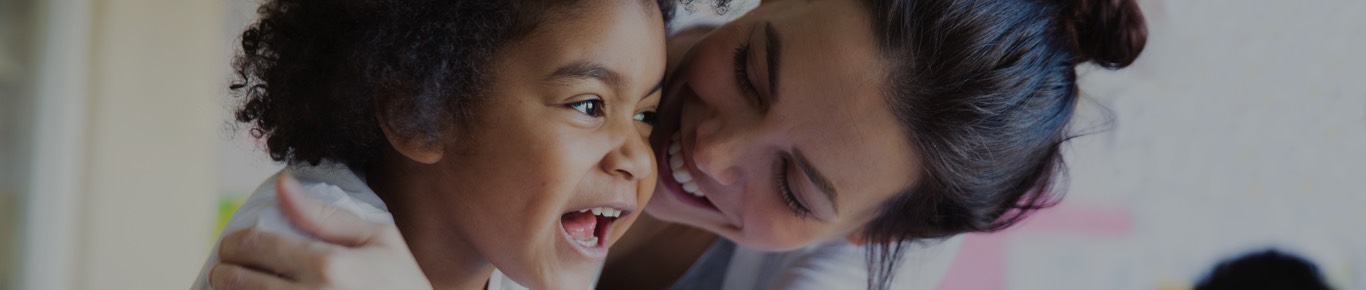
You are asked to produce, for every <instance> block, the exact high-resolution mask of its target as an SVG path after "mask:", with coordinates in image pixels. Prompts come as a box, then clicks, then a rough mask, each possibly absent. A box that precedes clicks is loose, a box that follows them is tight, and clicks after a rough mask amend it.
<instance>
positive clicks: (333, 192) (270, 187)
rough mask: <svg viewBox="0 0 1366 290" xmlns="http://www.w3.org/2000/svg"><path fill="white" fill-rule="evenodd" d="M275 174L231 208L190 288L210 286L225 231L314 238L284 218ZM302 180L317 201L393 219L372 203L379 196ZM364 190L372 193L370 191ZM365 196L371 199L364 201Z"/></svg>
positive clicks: (371, 216) (369, 216)
mask: <svg viewBox="0 0 1366 290" xmlns="http://www.w3.org/2000/svg"><path fill="white" fill-rule="evenodd" d="M277 176H278V175H277ZM275 178H276V177H271V178H270V179H267V180H266V181H265V182H264V183H262V186H261V187H260V188H258V189H257V191H256V193H253V194H252V195H251V197H248V198H247V201H246V202H244V203H243V204H242V206H241V207H239V208H238V209H237V211H235V212H233V214H232V217H231V218H228V222H227V224H225V225H224V226H223V231H222V232H220V233H219V234H218V241H217V242H215V243H214V246H213V251H212V252H209V258H208V259H207V260H206V261H204V266H203V267H201V268H200V270H199V277H198V278H196V279H195V282H194V285H193V286H191V287H190V289H191V290H208V289H211V288H210V287H209V283H208V282H209V281H208V279H209V271H210V270H213V265H215V264H218V261H219V260H218V246H219V244H220V243H222V241H223V235H224V234H227V233H232V232H235V231H238V230H242V229H247V228H256V229H258V230H262V231H266V232H271V233H277V234H281V235H284V236H287V237H293V238H299V239H306V240H317V238H315V237H313V236H311V235H307V234H304V233H303V232H300V231H299V230H297V229H295V228H294V225H293V224H292V223H290V221H289V218H286V217H285V215H284V213H283V212H281V211H280V207H279V203H278V201H277V200H276V198H275V187H274V184H275ZM301 183H302V188H303V192H304V194H305V195H308V196H309V197H311V198H313V199H316V200H318V201H320V202H324V203H327V204H329V205H331V206H334V207H337V208H338V209H341V210H344V211H347V212H350V213H352V214H355V215H357V216H359V217H360V218H362V219H365V220H368V221H372V222H386V223H392V222H393V216H391V215H390V214H389V212H388V211H387V210H385V209H383V208H384V205H383V204H372V203H373V202H379V201H378V200H379V199H378V197H373V196H368V197H367V198H362V199H357V198H353V197H352V196H351V195H350V194H348V193H347V192H346V191H344V190H342V189H341V188H339V187H337V186H335V185H331V184H326V183H318V182H311V181H309V180H307V179H301ZM365 194H367V195H373V193H365ZM367 200H374V201H370V202H367Z"/></svg>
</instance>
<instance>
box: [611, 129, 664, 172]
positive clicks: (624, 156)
mask: <svg viewBox="0 0 1366 290" xmlns="http://www.w3.org/2000/svg"><path fill="white" fill-rule="evenodd" d="M625 139H626V140H625V141H623V142H621V143H620V145H618V146H616V148H615V149H613V150H612V151H611V152H608V153H607V156H605V157H603V160H602V166H603V168H602V169H603V171H606V172H608V173H610V174H612V175H614V176H621V177H623V178H626V180H627V181H636V180H639V179H641V178H647V177H650V176H653V175H654V170H655V167H654V162H653V161H654V153H653V151H651V150H650V144H648V143H646V140H645V139H644V138H639V137H635V138H632V137H627V138H625Z"/></svg>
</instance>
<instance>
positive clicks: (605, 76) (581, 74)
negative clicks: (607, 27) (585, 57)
mask: <svg viewBox="0 0 1366 290" xmlns="http://www.w3.org/2000/svg"><path fill="white" fill-rule="evenodd" d="M588 79H596V80H599V81H602V82H603V83H606V84H607V85H608V86H611V87H613V88H616V87H618V86H620V85H621V74H619V73H617V72H616V71H612V70H611V69H608V68H607V67H606V66H603V65H602V64H599V63H595V62H590V61H582V60H581V61H576V62H573V63H570V64H567V65H565V66H561V67H560V68H558V69H555V72H554V73H551V74H550V76H549V77H547V78H546V81H547V82H550V83H555V84H561V85H569V84H573V83H576V82H581V81H584V80H588Z"/></svg>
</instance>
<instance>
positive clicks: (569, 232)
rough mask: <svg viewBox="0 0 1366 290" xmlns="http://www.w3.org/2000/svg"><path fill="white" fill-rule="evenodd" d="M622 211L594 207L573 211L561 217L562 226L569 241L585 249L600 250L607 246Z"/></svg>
mask: <svg viewBox="0 0 1366 290" xmlns="http://www.w3.org/2000/svg"><path fill="white" fill-rule="evenodd" d="M622 212H623V211H622V210H619V209H615V208H610V207H594V208H587V209H581V210H578V211H571V212H569V213H565V214H564V215H562V216H560V225H561V226H564V233H565V234H566V236H567V237H569V241H570V242H573V244H576V245H578V246H580V247H583V248H589V249H592V248H599V247H603V246H604V245H606V244H607V233H608V232H609V231H611V229H612V222H615V221H616V220H617V218H620V217H621V215H622Z"/></svg>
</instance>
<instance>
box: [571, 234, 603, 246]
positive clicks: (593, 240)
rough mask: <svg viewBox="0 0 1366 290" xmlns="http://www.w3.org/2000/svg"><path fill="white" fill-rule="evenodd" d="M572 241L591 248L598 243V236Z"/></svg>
mask: <svg viewBox="0 0 1366 290" xmlns="http://www.w3.org/2000/svg"><path fill="white" fill-rule="evenodd" d="M574 242H575V243H579V245H580V246H584V247H588V248H592V247H594V246H597V245H598V237H592V238H589V239H587V240H575V241H574Z"/></svg>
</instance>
